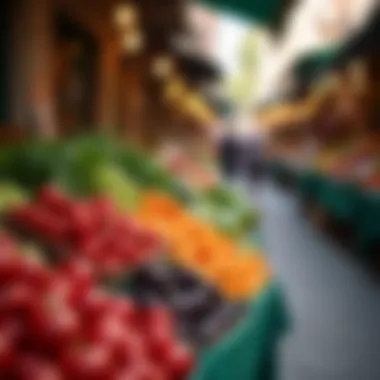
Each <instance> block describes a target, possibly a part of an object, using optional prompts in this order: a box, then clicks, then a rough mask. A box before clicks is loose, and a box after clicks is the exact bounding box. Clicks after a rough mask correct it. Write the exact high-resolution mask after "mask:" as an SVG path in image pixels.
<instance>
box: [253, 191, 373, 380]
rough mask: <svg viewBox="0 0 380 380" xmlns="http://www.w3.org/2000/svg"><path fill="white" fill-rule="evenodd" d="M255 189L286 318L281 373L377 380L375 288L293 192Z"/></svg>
mask: <svg viewBox="0 0 380 380" xmlns="http://www.w3.org/2000/svg"><path fill="white" fill-rule="evenodd" d="M264 190H265V191H264ZM255 193H256V194H255V195H254V198H255V200H254V201H255V203H258V205H259V207H260V208H262V212H263V230H264V238H265V242H266V245H267V248H268V252H269V253H270V255H271V257H270V259H271V261H272V264H273V266H274V270H275V271H276V273H277V275H278V278H279V281H280V282H281V283H282V284H283V287H284V292H285V294H286V297H287V302H288V307H289V309H290V313H291V317H292V326H291V331H290V333H289V334H288V336H287V338H286V340H285V341H284V344H283V346H282V349H281V374H282V375H281V377H280V378H281V379H282V380H378V379H380V365H379V354H380V291H379V290H380V286H379V285H378V284H376V283H375V282H374V281H373V280H372V279H371V278H370V277H369V276H368V275H367V274H366V273H365V272H364V271H363V270H362V269H361V268H360V267H359V266H358V265H357V263H355V262H353V261H352V259H350V258H349V257H348V256H347V254H346V253H345V252H342V250H341V249H340V248H339V247H337V246H336V244H334V243H333V242H331V241H329V240H328V238H326V237H325V236H324V235H323V234H322V233H320V232H319V231H316V230H315V229H314V228H313V226H312V225H311V224H310V222H309V221H308V220H306V218H304V217H303V216H302V214H301V212H300V208H299V207H298V206H299V205H298V202H297V199H296V198H295V197H294V196H292V195H291V194H289V193H287V192H285V191H283V190H279V189H278V188H277V187H275V186H274V185H272V184H265V185H263V186H262V188H261V189H259V190H256V191H255Z"/></svg>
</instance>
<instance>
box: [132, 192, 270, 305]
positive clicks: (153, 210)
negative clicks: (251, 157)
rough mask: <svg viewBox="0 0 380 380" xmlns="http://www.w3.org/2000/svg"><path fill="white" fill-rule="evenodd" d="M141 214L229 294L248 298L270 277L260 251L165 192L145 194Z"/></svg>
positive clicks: (186, 261)
mask: <svg viewBox="0 0 380 380" xmlns="http://www.w3.org/2000/svg"><path fill="white" fill-rule="evenodd" d="M137 217H138V219H139V220H140V221H141V222H142V223H145V225H147V226H150V227H151V228H153V229H155V230H156V231H157V232H158V233H159V234H161V235H162V236H163V237H164V238H165V239H166V241H167V242H168V244H169V247H170V253H171V254H172V256H173V258H174V259H175V260H176V261H177V262H179V263H181V264H183V265H185V266H187V267H190V268H191V269H192V270H194V271H195V272H196V273H199V274H200V275H201V276H203V278H205V279H207V280H208V281H210V282H211V283H212V284H214V285H215V286H216V287H217V289H219V290H220V291H221V292H222V294H223V295H224V296H226V297H227V298H230V299H234V300H239V299H247V298H248V297H250V296H252V294H255V293H257V292H258V291H260V290H261V289H262V288H263V287H264V286H265V284H266V283H267V281H268V279H269V277H270V271H269V268H268V266H267V263H266V261H265V259H264V258H263V256H262V255H260V254H259V252H256V251H254V250H251V251H248V252H246V251H245V250H243V249H242V248H241V247H239V246H238V245H237V244H236V243H235V242H234V241H233V240H231V239H229V238H227V237H226V236H225V235H224V234H222V233H220V232H218V231H217V230H216V229H215V228H213V227H212V226H210V225H209V224H207V223H205V222H202V221H199V219H198V218H196V217H195V216H194V215H193V214H191V213H190V212H189V211H187V210H186V209H184V208H183V207H182V206H181V205H180V204H179V203H177V202H176V201H174V200H173V199H172V198H170V197H168V196H166V195H164V194H160V193H156V192H151V193H147V194H145V195H144V196H143V199H142V203H141V206H140V209H139V211H138V214H137Z"/></svg>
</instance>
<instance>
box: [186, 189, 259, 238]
mask: <svg viewBox="0 0 380 380" xmlns="http://www.w3.org/2000/svg"><path fill="white" fill-rule="evenodd" d="M193 212H194V213H195V214H196V215H197V216H199V217H200V218H201V219H202V220H204V221H205V222H207V223H209V224H211V225H213V226H215V227H216V228H218V229H219V230H220V231H221V232H223V233H225V234H227V235H228V236H231V237H235V238H244V237H245V236H246V235H247V234H249V232H250V231H252V229H253V228H255V227H256V226H257V224H258V220H259V216H258V213H257V212H256V211H255V210H253V209H252V208H251V207H249V206H247V205H246V204H245V203H244V202H242V201H241V200H240V199H239V198H238V197H237V196H236V195H235V194H234V193H233V192H232V191H231V190H229V189H226V188H224V187H221V186H219V187H217V186H214V187H210V188H209V189H207V190H205V191H203V192H202V193H200V196H199V198H198V201H197V202H195V205H194V206H193Z"/></svg>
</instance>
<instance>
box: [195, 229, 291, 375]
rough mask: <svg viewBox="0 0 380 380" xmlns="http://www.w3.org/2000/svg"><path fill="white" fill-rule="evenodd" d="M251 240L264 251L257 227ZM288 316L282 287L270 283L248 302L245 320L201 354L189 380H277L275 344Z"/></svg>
mask: <svg viewBox="0 0 380 380" xmlns="http://www.w3.org/2000/svg"><path fill="white" fill-rule="evenodd" d="M250 241H251V243H252V245H254V246H256V247H259V248H261V249H263V251H264V252H265V242H264V239H263V234H262V231H261V230H260V229H256V230H255V231H253V232H252V234H251V237H250ZM288 318H289V316H288V313H287V309H286V307H285V302H284V297H283V294H282V292H281V288H280V286H279V285H278V284H277V283H275V282H273V283H271V284H269V285H268V286H267V288H266V289H265V290H264V291H263V292H262V293H261V294H260V295H259V296H257V297H255V299H253V300H252V301H251V302H250V304H249V308H248V312H247V315H246V317H245V319H244V320H243V321H241V322H240V323H239V324H238V325H237V326H235V328H234V329H233V330H232V331H230V333H229V334H227V336H225V337H224V338H222V340H221V341H220V342H218V343H217V344H216V345H215V346H214V347H210V348H208V349H206V350H205V351H204V352H203V353H202V354H201V356H200V358H199V361H198V366H197V368H196V370H195V372H194V373H193V375H192V376H191V380H275V379H277V376H276V371H277V343H278V341H279V339H280V338H281V337H282V335H283V334H284V332H285V330H286V328H287V326H288V322H289V320H288Z"/></svg>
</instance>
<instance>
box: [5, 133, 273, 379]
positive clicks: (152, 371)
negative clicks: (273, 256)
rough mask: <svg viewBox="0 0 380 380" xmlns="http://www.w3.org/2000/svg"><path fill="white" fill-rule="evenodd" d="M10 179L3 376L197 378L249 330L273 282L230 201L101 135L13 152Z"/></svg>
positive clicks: (249, 215)
mask: <svg viewBox="0 0 380 380" xmlns="http://www.w3.org/2000/svg"><path fill="white" fill-rule="evenodd" d="M0 181H1V183H2V185H0V212H1V216H2V218H1V228H2V230H3V231H7V232H6V233H7V234H11V235H12V237H9V235H6V234H5V232H4V233H1V232H0V261H2V265H0V308H1V310H2V311H3V313H2V315H1V316H0V379H9V380H12V379H15V380H16V379H17V380H18V379H20V380H23V379H25V380H32V379H38V380H44V379H46V380H47V379H49V380H50V379H54V380H58V379H60V380H64V379H67V380H69V379H70V380H82V379H83V380H84V379H86V380H113V379H115V380H122V379H123V380H124V379H125V380H127V379H128V380H160V379H165V380H171V379H173V380H184V379H189V378H191V377H192V376H198V370H200V363H202V365H201V366H203V359H204V355H205V351H209V352H212V351H213V350H214V349H215V350H216V351H215V352H217V351H218V350H217V348H218V347H222V346H223V345H224V344H225V345H228V339H227V335H229V336H230V335H235V334H236V332H237V331H240V330H241V329H240V327H242V328H243V327H246V326H251V324H252V321H251V319H254V317H255V312H252V305H253V302H252V301H253V300H255V302H256V296H258V294H259V292H261V291H262V290H264V289H265V288H266V286H267V285H268V283H269V281H270V278H271V273H270V270H269V267H268V265H267V263H266V260H265V258H264V255H262V254H261V252H259V251H258V250H256V249H255V248H254V247H252V246H251V241H250V240H249V239H248V237H249V236H250V235H251V232H252V229H253V228H254V227H256V225H257V223H258V215H257V213H256V212H255V211H254V210H251V209H250V208H249V207H247V206H246V204H245V203H244V202H242V201H241V200H240V199H238V198H237V197H236V196H234V195H233V192H232V191H231V190H229V189H226V188H224V187H223V186H221V185H216V183H215V182H209V183H208V184H207V186H205V188H203V187H202V189H201V190H197V191H196V189H195V188H191V189H189V187H187V186H186V185H184V183H183V182H182V181H181V180H179V181H178V180H177V179H176V178H175V177H174V176H172V175H171V174H170V171H168V170H165V169H164V167H163V166H161V165H159V164H158V163H157V162H155V160H154V159H153V158H152V157H150V155H149V154H146V153H145V152H142V151H139V150H137V149H134V148H131V147H128V146H126V145H125V144H123V143H122V142H117V141H115V140H112V139H110V138H104V136H84V137H75V138H74V139H70V140H66V141H57V142H54V143H47V142H27V143H25V144H22V145H15V146H13V147H8V148H5V149H3V150H2V151H1V152H0ZM201 182H202V181H201ZM205 182H207V181H205ZM205 182H204V183H205ZM211 184H212V186H211ZM243 243H244V244H247V243H248V244H249V245H248V246H245V245H243ZM273 294H274V293H271V292H268V297H274V295H273ZM273 299H275V298H273ZM274 302H275V301H274ZM255 307H256V303H255ZM254 311H255V309H254ZM258 315H259V316H260V317H262V316H264V314H258ZM240 323H241V325H240ZM255 326H256V325H255ZM235 327H236V329H235ZM253 330H254V329H253V328H252V330H250V333H251V332H253ZM276 331H277V330H276ZM225 338H226V339H225ZM250 339H251V338H250ZM184 342H186V344H185V343H184ZM268 344H271V340H270V339H269V338H268ZM243 346H244V345H243ZM243 346H241V347H243ZM189 347H190V348H189ZM241 349H242V350H243V351H244V352H245V351H247V352H249V350H244V349H243V348H241ZM234 350H235V352H236V350H237V351H239V348H237V349H236V348H234ZM223 351H224V352H225V350H224V349H223ZM249 356H250V354H248V357H247V362H250V361H251V360H250V359H251V358H250V357H249ZM264 356H265V355H264ZM264 356H263V358H264ZM263 365H264V364H263ZM261 366H262V365H261V364H260V365H258V367H260V368H258V370H261ZM205 379H206V378H205ZM242 380H245V379H242Z"/></svg>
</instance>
